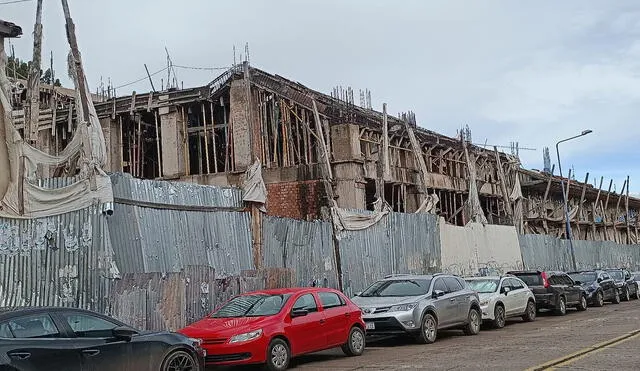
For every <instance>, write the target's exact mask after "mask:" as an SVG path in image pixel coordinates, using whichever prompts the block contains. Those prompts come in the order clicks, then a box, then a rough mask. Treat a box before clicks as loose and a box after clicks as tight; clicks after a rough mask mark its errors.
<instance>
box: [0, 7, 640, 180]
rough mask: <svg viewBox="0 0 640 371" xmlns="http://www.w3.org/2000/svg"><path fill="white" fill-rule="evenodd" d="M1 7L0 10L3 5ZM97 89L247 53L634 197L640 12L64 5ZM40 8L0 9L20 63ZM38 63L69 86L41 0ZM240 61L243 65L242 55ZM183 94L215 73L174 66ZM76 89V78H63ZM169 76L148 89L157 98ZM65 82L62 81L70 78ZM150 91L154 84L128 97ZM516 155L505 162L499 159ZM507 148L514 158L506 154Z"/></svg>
mask: <svg viewBox="0 0 640 371" xmlns="http://www.w3.org/2000/svg"><path fill="white" fill-rule="evenodd" d="M3 1H5V0H0V2H3ZM69 3H70V8H71V14H72V16H73V18H74V21H75V23H76V27H77V34H78V40H79V44H80V49H81V52H82V55H83V61H84V63H85V69H86V72H87V74H88V76H89V83H90V86H91V89H92V90H95V88H96V87H97V86H98V83H99V82H100V78H101V77H102V78H103V79H104V80H105V81H106V79H107V78H111V80H112V81H113V83H114V85H116V86H118V85H122V84H126V83H129V82H131V81H134V80H137V79H139V78H141V77H144V76H145V70H144V66H143V64H144V63H146V64H147V65H148V66H149V70H150V71H151V72H154V71H157V70H160V69H162V68H163V67H165V66H166V56H165V51H164V47H165V46H166V47H167V48H168V49H169V52H170V53H171V56H172V59H173V61H174V64H177V65H183V66H193V67H224V66H230V65H231V64H232V63H233V46H234V45H235V46H236V48H237V50H238V51H237V54H238V55H239V54H240V53H241V52H243V50H244V44H245V42H248V43H249V48H250V59H251V64H252V65H254V66H256V67H259V68H262V69H264V70H266V71H267V72H271V73H276V74H279V75H281V76H284V77H287V78H290V79H292V80H296V81H298V82H300V83H303V84H305V85H307V86H309V87H311V88H313V89H316V90H319V91H322V92H325V93H330V92H331V90H332V88H333V87H334V86H336V85H342V86H351V87H352V88H353V89H354V90H355V91H356V97H355V100H356V103H358V102H359V96H358V93H357V92H358V89H365V88H367V89H369V90H371V92H372V100H373V105H374V108H376V109H379V110H381V107H382V103H383V102H386V103H387V104H388V106H389V110H390V112H391V113H394V114H396V113H398V112H402V111H407V110H413V111H415V112H416V117H417V121H418V124H419V125H420V126H423V127H426V128H429V129H431V130H435V131H438V132H440V133H443V134H446V135H449V136H454V135H455V134H456V130H457V129H459V128H460V127H461V126H463V125H465V124H468V125H469V126H470V127H471V130H472V135H473V140H474V142H476V143H485V142H486V143H488V144H497V145H504V146H508V145H509V144H510V143H511V142H519V143H520V146H521V147H528V148H535V149H536V150H535V151H521V152H520V157H521V159H522V161H523V163H524V166H525V167H528V168H536V169H542V167H543V165H542V149H543V147H545V146H548V147H550V148H551V155H552V156H551V157H552V160H553V162H554V163H555V162H556V156H555V147H554V146H555V142H557V141H558V140H560V139H563V138H566V137H570V136H573V135H575V134H578V133H580V132H581V131H582V130H583V129H592V130H593V131H594V133H593V134H590V135H587V136H585V137H583V138H580V139H578V140H575V141H572V142H569V143H565V144H561V156H562V164H563V172H564V174H565V176H566V172H567V171H568V169H569V168H572V167H573V168H574V169H575V172H576V178H577V179H579V180H584V177H585V174H586V172H590V174H591V175H590V183H593V180H594V179H595V178H597V179H599V178H600V176H604V177H605V187H606V185H608V179H610V178H613V179H614V181H615V183H616V185H617V190H618V191H620V189H621V187H622V184H623V182H624V179H625V178H626V176H627V175H630V176H631V191H632V192H634V193H635V192H640V176H638V175H640V172H639V170H640V151H639V150H638V146H639V145H638V143H640V141H639V139H640V125H638V124H637V117H638V115H639V114H640V38H639V36H640V2H638V1H636V0H628V1H578V0H576V1H529V2H522V1H507V0H504V1H498V0H496V1H452V0H447V1H444V0H443V1H430V0H429V1H427V0H416V1H409V0H404V1H390V0H389V1H376V0H352V1H338V0H316V1H294V0H273V1H250V0H244V1H211V0H182V1H177V0H135V1H133V0H128V1H123V0H109V1H104V0H102V1H99V0H82V1H80V0H69ZM35 4H36V3H35V1H31V2H22V3H16V4H8V5H0V17H1V18H3V19H5V20H8V21H12V22H14V23H16V24H19V25H20V26H22V28H23V31H24V33H25V35H24V36H23V37H22V38H21V39H17V40H13V44H14V47H15V51H16V55H17V56H18V57H21V58H28V59H30V58H31V48H32V37H31V32H32V28H33V23H34V19H35ZM43 14H44V16H43V24H44V34H45V38H44V46H43V54H44V56H43V57H44V59H45V60H46V61H48V58H49V53H50V52H51V51H53V53H54V60H55V61H54V65H55V67H56V70H57V75H58V76H59V77H63V76H62V75H63V74H64V73H65V70H66V66H65V65H64V63H65V58H66V53H67V51H68V45H67V43H66V38H65V31H64V19H63V15H62V10H61V5H60V2H59V1H56V0H45V1H44V11H43ZM238 58H239V56H238ZM176 72H177V77H178V79H179V80H180V81H183V82H184V86H185V87H187V86H199V85H204V84H206V83H207V82H208V81H210V80H211V79H213V78H214V77H215V76H216V75H217V74H218V73H219V72H220V71H202V70H185V69H178V70H177V71H176ZM65 77H66V76H65ZM162 77H164V78H165V80H166V73H160V74H158V75H156V76H154V82H155V84H156V85H157V87H158V86H159V85H160V78H162ZM63 82H68V79H65V80H63ZM149 89H150V87H149V83H148V81H146V80H144V81H142V82H140V83H137V84H133V85H130V86H127V87H125V88H121V89H119V90H118V95H124V94H130V93H131V91H132V90H136V91H138V92H141V91H148V90H149ZM505 150H506V149H505ZM507 151H508V150H507Z"/></svg>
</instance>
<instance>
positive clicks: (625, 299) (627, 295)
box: [622, 287, 631, 301]
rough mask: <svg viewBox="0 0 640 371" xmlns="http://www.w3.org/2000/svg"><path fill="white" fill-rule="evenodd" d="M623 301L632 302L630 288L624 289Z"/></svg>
mask: <svg viewBox="0 0 640 371" xmlns="http://www.w3.org/2000/svg"><path fill="white" fill-rule="evenodd" d="M622 300H624V301H629V300H631V295H630V294H629V287H625V288H624V292H623V293H622Z"/></svg>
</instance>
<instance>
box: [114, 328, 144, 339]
mask: <svg viewBox="0 0 640 371" xmlns="http://www.w3.org/2000/svg"><path fill="white" fill-rule="evenodd" d="M111 333H112V334H113V337H114V338H115V339H117V340H123V341H131V339H132V338H133V337H134V336H135V335H138V332H137V331H136V330H134V329H132V328H129V327H124V326H120V327H116V328H114V329H113V330H111Z"/></svg>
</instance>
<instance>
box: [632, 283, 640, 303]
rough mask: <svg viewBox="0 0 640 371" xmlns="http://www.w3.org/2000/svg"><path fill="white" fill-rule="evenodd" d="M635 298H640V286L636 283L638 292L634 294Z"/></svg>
mask: <svg viewBox="0 0 640 371" xmlns="http://www.w3.org/2000/svg"><path fill="white" fill-rule="evenodd" d="M633 298H634V299H636V300H637V299H640V288H639V287H638V286H637V285H636V293H635V295H633Z"/></svg>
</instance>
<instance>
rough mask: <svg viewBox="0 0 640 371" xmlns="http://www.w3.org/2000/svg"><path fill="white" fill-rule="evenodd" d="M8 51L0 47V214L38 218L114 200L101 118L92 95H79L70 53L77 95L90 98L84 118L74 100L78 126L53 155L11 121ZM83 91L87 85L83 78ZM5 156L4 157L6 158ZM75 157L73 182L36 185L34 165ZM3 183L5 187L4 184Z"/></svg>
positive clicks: (59, 163)
mask: <svg viewBox="0 0 640 371" xmlns="http://www.w3.org/2000/svg"><path fill="white" fill-rule="evenodd" d="M5 58H6V55H5V53H4V47H2V49H0V101H1V102H0V103H1V104H2V111H3V115H2V116H1V117H0V119H2V122H0V125H2V128H3V129H4V132H3V133H1V134H3V135H4V139H5V140H3V141H1V142H0V159H1V158H2V157H4V156H6V158H8V161H0V185H3V184H6V188H5V189H3V191H4V192H2V194H0V199H1V201H0V216H3V217H9V218H40V217H47V216H52V215H57V214H62V213H67V212H71V211H75V210H79V209H82V208H86V207H88V206H90V205H93V204H104V203H112V202H113V190H112V188H111V180H110V178H109V177H108V176H107V174H105V172H104V171H103V170H102V167H103V166H104V164H105V161H106V147H105V142H104V136H103V133H102V128H101V126H100V121H99V120H98V117H97V114H96V111H95V108H94V106H93V103H92V101H91V97H90V96H88V93H87V96H85V97H81V96H80V94H81V93H80V89H79V85H78V79H77V76H76V74H75V69H74V68H73V66H74V65H75V61H74V60H73V58H72V57H71V55H70V57H69V75H70V77H71V79H72V80H73V82H74V84H75V87H76V101H77V102H79V101H81V99H82V98H84V99H85V100H86V101H87V102H88V104H87V108H88V111H89V112H88V115H86V116H88V120H89V122H86V121H83V120H82V118H83V117H85V115H84V112H83V108H82V105H81V104H78V105H77V107H78V110H79V111H78V115H77V117H78V120H81V121H80V122H78V123H77V129H76V132H75V133H74V136H73V138H72V140H71V142H70V143H69V144H68V145H67V147H66V148H65V149H64V150H63V151H62V152H60V154H59V155H58V156H53V155H50V154H47V153H45V152H42V151H40V150H38V149H37V148H35V147H33V146H31V145H30V144H29V143H27V142H25V141H24V139H23V138H22V136H21V135H20V133H19V132H18V131H17V129H16V128H15V126H14V125H13V122H12V121H11V117H10V116H11V115H10V112H11V104H10V103H9V99H8V97H9V95H8V91H7V90H6V89H7V87H8V80H7V78H6V75H5V72H4V71H5V70H4V66H5V61H6V59H5ZM85 87H86V89H85V91H86V92H88V91H89V88H88V86H87V85H86V82H85ZM7 162H8V163H7ZM73 162H75V163H77V165H78V167H79V168H80V172H79V173H78V174H75V179H76V180H77V181H76V182H75V183H73V184H70V185H68V186H66V187H62V188H56V189H50V188H43V187H40V186H38V185H37V184H38V179H37V175H36V171H37V167H38V165H40V166H54V167H55V166H60V165H64V164H69V163H73ZM3 188H4V187H3Z"/></svg>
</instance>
